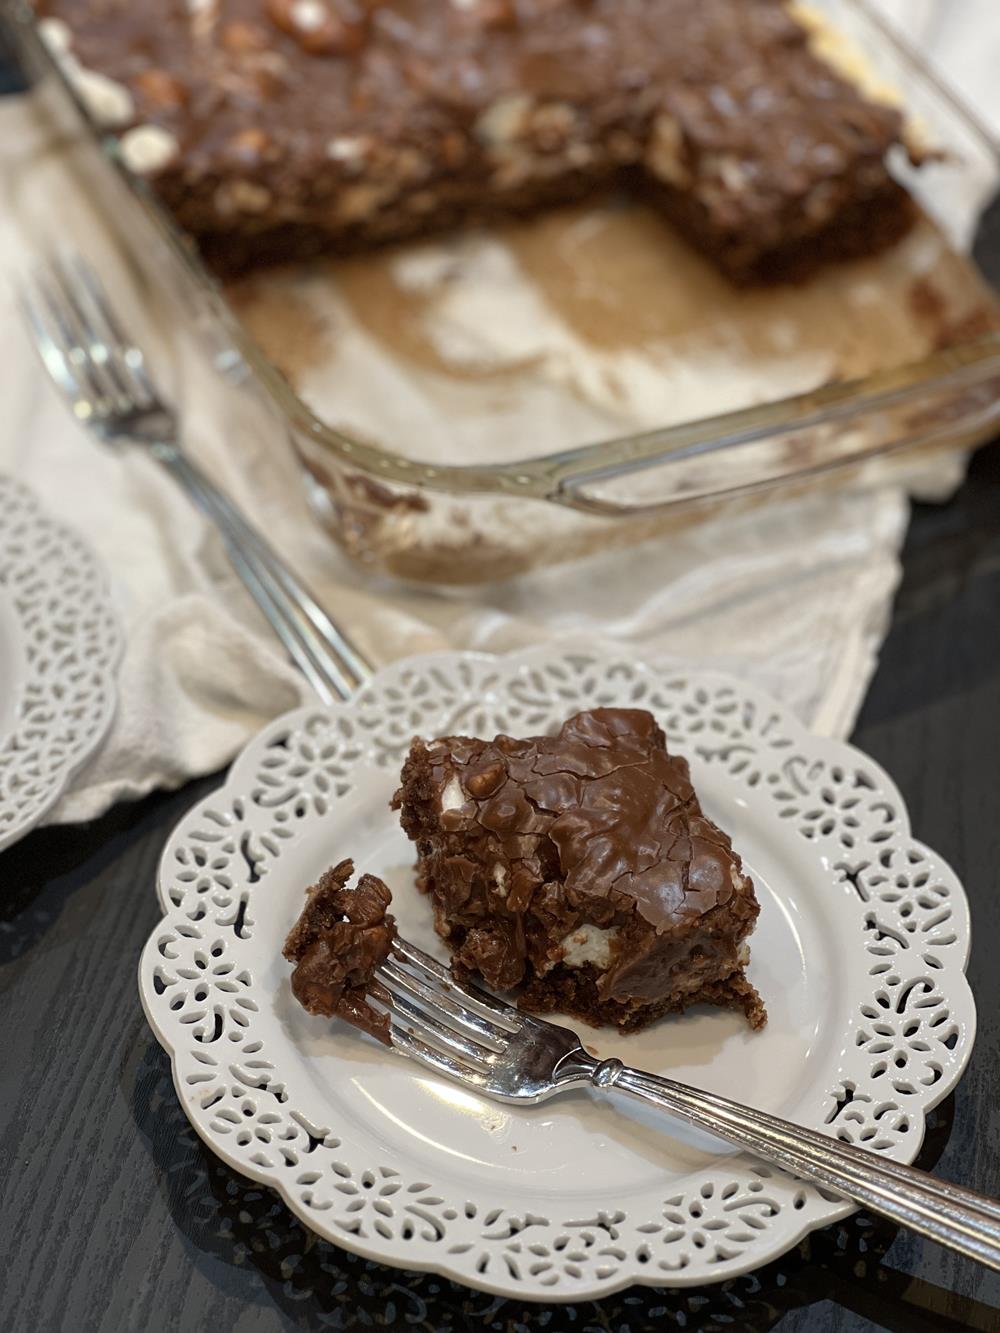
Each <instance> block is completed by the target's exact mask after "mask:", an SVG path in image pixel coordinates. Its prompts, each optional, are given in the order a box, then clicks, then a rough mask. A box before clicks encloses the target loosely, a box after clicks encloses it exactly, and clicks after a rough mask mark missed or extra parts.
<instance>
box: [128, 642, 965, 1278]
mask: <svg viewBox="0 0 1000 1333" xmlns="http://www.w3.org/2000/svg"><path fill="white" fill-rule="evenodd" d="M597 704H612V705H613V704H624V705H630V706H637V707H643V708H649V709H650V710H651V711H652V712H653V713H654V714H655V715H656V716H657V718H658V719H659V721H660V722H661V724H662V725H663V727H664V729H665V730H666V732H667V735H668V738H669V741H670V743H671V745H672V746H673V747H674V748H676V749H678V750H680V751H681V752H683V753H685V754H686V755H688V757H689V758H690V759H691V762H692V770H693V775H694V781H695V784H696V786H697V789H698V791H699V793H700V794H701V795H702V799H703V802H704V804H705V806H706V807H707V809H708V811H709V813H710V814H711V815H713V816H714V817H715V818H716V819H717V820H718V822H719V823H720V824H721V825H722V826H723V827H724V828H725V829H726V830H727V831H729V832H730V833H731V834H732V836H733V839H734V842H735V844H736V846H737V848H738V849H739V851H740V852H741V853H742V855H743V857H744V860H745V862H746V863H747V865H748V867H749V869H750V871H751V873H752V874H753V876H754V878H755V881H756V883H757V886H758V894H759V897H760V900H761V904H762V910H761V916H760V920H759V923H758V926H757V930H756V932H755V934H754V936H753V939H752V946H753V957H752V962H751V969H750V972H751V976H752V978H753V980H754V981H755V983H756V985H757V986H758V988H759V989H760V991H761V993H762V995H763V996H764V999H765V1000H766V1002H767V1006H768V1010H769V1013H770V1021H769V1023H768V1025H767V1027H766V1028H765V1029H764V1031H763V1032H761V1033H759V1034H754V1033H752V1032H750V1031H749V1029H748V1028H747V1027H746V1025H745V1024H744V1023H743V1021H742V1020H741V1019H740V1017H739V1016H737V1015H734V1014H731V1013H724V1012H719V1011H712V1010H708V1009H705V1010H702V1011H698V1012H691V1013H689V1014H687V1015H685V1016H684V1017H682V1018H679V1019H677V1018H675V1019H668V1020H665V1021H662V1022H660V1023H658V1024H656V1025H655V1026H654V1027H653V1028H652V1029H650V1030H648V1031H646V1032H644V1033H641V1034H638V1035H636V1036H633V1037H619V1036H618V1035H617V1034H616V1033H614V1032H612V1031H610V1030H607V1029H602V1030H600V1031H596V1030H591V1029H584V1030H583V1031H584V1039H585V1041H586V1042H587V1044H588V1045H589V1046H590V1047H591V1048H592V1049H593V1050H594V1051H595V1052H597V1053H599V1054H600V1055H602V1056H611V1055H617V1056H620V1057H622V1058H624V1059H627V1060H629V1061H631V1062H632V1063H634V1064H638V1065H642V1066H645V1067H646V1068H649V1069H653V1070H658V1071H663V1072H670V1073H671V1074H673V1075H674V1076H676V1077H679V1078H683V1079H687V1080H689V1081H690V1082H693V1083H698V1084H701V1085H702V1086H704V1087H708V1088H712V1089H715V1090H718V1091H720V1092H724V1093H728V1094H729V1095H731V1096H735V1097H738V1098H741V1099H743V1100H746V1101H750V1102H753V1103H755V1104H756V1105H759V1106H763V1107H766V1108H768V1109H770V1110H772V1111H776V1112H778V1113H779V1114H783V1115H785V1116H788V1117H790V1118H792V1119H795V1120H798V1121H799V1122H801V1123H802V1124H806V1125H813V1126H817V1127H823V1126H829V1127H832V1128H831V1132H836V1133H838V1134H840V1135H842V1136H843V1137H845V1138H848V1139H851V1140H853V1141H857V1142H862V1143H864V1144H866V1145H867V1146H868V1147H870V1148H873V1149H875V1150H878V1151H882V1152H886V1153H888V1154H890V1155H891V1156H893V1157H895V1158H898V1159H900V1160H904V1161H910V1160H912V1159H913V1158H914V1156H915V1155H916V1153H917V1150H918V1148H919V1146H920V1142H921V1139H922V1136H923V1131H924V1116H925V1113H926V1112H927V1110H928V1109H929V1108H930V1107H931V1106H933V1105H934V1104H935V1103H937V1102H938V1101H940V1099H941V1098H942V1097H944V1096H945V1094H946V1093H948V1092H949V1091H950V1090H951V1089H952V1088H953V1087H954V1086H955V1083H956V1082H957V1081H958V1078H959V1075H960V1074H961V1072H962V1069H963V1067H964V1065H965V1062H966V1060H967V1059H968V1057H969V1053H970V1050H971V1045H972V1038H973V1032H974V1027H975V1010H974V1006H973V1002H972V996H971V994H970V991H969V987H968V984H967V982H966V979H965V976H964V966H965V960H966V956H967V953H968V947H969V919H968V909H967V905H966V901H965V896H964V894H963V892H962V889H961V886H960V885H959V883H958V881H957V880H956V878H955V876H954V874H953V873H952V871H951V870H950V869H949V868H948V867H947V866H946V865H945V864H944V863H943V862H942V861H941V859H940V858H939V857H938V856H936V855H935V854H934V853H933V852H931V851H929V850H928V849H927V848H925V847H923V846H922V845H921V844H920V843H918V842H915V841H914V840H913V839H912V837H911V836H910V831H909V826H908V822H907V816H906V811H905V809H904V808H903V803H902V801H901V799H900V796H899V793H898V792H897V791H896V789H895V787H894V786H893V785H892V783H891V781H890V780H889V779H888V778H887V777H886V775H885V774H884V773H883V772H882V771H881V769H879V768H878V766H877V765H875V764H874V763H872V762H871V760H869V759H867V758H865V757H864V756H863V755H861V754H859V753H858V752H857V751H855V750H853V749H851V748H850V747H849V746H846V745H842V744H838V743H834V742H831V741H826V740H818V739H816V738H815V737H812V736H809V735H808V734H807V733H806V732H805V731H804V730H803V729H802V727H801V726H800V725H799V724H798V723H797V722H796V721H795V720H794V718H792V717H791V716H789V715H788V714H787V713H786V712H785V711H784V710H783V709H782V708H781V707H780V706H779V705H778V704H776V703H775V702H774V701H773V700H770V699H768V698H766V697H764V696H761V695H759V694H757V693H755V692H754V691H752V690H750V689H747V688H745V687H744V686H743V685H741V684H740V683H738V682H737V681H735V680H731V679H729V678H726V677H722V676H705V675H695V674H685V673H682V672H676V671H670V672H666V671H657V670H654V669H651V668H648V667H645V666H642V665H639V664H637V663H635V662H634V661H632V660H630V659H628V658H626V657H621V658H619V657H615V656H610V655H606V654H603V653H602V654H595V653H593V652H589V651H581V652H567V651H566V650H562V651H554V650H551V649H549V650H544V651H535V652H530V653H527V654H523V655H519V656H514V657H508V658H490V657H481V656H474V655H468V654H465V655H463V654H457V653H456V654H445V655H440V656H432V657H424V658H417V659H412V660H410V661H406V662H402V663H398V664H396V665H395V666H392V667H390V668H388V669H386V670H383V671H381V672H379V674H378V676H377V677H376V678H375V680H374V681H373V682H372V683H371V684H369V685H367V686H366V687H365V688H364V689H363V690H361V691H360V693H359V694H358V695H357V696H356V697H355V698H354V700H352V702H351V703H350V704H347V705H344V706H340V707H335V708H331V709H322V708H319V707H317V708H306V709H301V710H299V711H297V712H294V713H291V714H289V715H288V716H286V717H284V718H281V719H279V720H278V721H277V722H275V723H274V724H273V725H272V726H270V727H268V728H267V729H266V730H265V731H264V732H263V733H262V734H261V735H260V736H258V737H257V738H256V739H255V740H254V741H253V742H252V743H251V744H250V745H249V746H248V747H247V749H246V750H245V751H244V753H243V754H242V755H241V757H240V758H239V759H238V760H237V761H236V763H235V764H234V766H233V769H232V771H231V773H230V775H229V778H228V781H227V783H226V785H225V787H223V788H222V789H221V790H219V791H218V792H216V793H215V794H214V795H213V796H211V797H209V798H208V799H207V800H206V801H204V802H203V803H202V804H201V805H200V806H198V807H197V808H196V809H194V810H193V811H191V813H190V814H189V815H188V816H187V817H186V818H185V819H184V820H183V821H182V822H181V824H180V826H179V827H178V828H177V830H176V831H175V833H174V835H173V836H172V838H171V839H170V841H169V843H168V844H167V847H166V849H165V852H164V855H163V860H162V864H161V869H160V882H159V891H160V897H161V901H162V904H163V910H164V913H165V915H164V919H163V921H162V922H161V923H160V925H159V926H157V928H156V929H155V930H154V932H153V934H152V936H151V937H150V940H149V942H148V945H147V947H146V949H145V951H144V954H143V958H142V963H141V968H140V989H141V993H142V1000H143V1004H144V1006H145V1009H146V1014H147V1016H148V1018H149V1021H150V1023H151V1025H152V1027H153V1029H154V1031H155V1032H156V1034H157V1036H158V1038H159V1040H160V1041H161V1043H162V1044H163V1046H164V1047H165V1049H166V1050H168V1051H169V1052H170V1053H171V1056H172V1060H173V1071H174V1082H175V1085H176V1087H177V1091H178V1095H179V1097H180V1099H181V1102H182V1103H183V1105H184V1108H185V1111H186V1112H187V1114H188V1116H189V1117H190V1119H191V1122H192V1124H193V1125H194V1127H195V1129H196V1130H197V1131H198V1133H199V1134H200V1135H201V1137H202V1138H203V1139H204V1140H205V1142H206V1143H207V1144H208V1145H209V1146H210V1147H211V1148H212V1149H213V1150H214V1151H215V1152H216V1153H218V1155H219V1156H220V1157H221V1158H223V1159H224V1160H225V1161H226V1162H228V1163H229V1164H230V1165H231V1166H233V1167H235V1168H236V1169H237V1170H238V1171H240V1172H242V1173H243V1174H244V1175H247V1176H251V1177H253V1178H254V1179H256V1180H259V1181H261V1182H263V1183H265V1184H267V1185H271V1186H273V1187H274V1188H275V1189H276V1190H278V1191H279V1192H280V1193H281V1194H282V1196H283V1197H284V1198H285V1200H286V1201H287V1203H288V1205H289V1206H290V1207H291V1209H292V1210H293V1211H294V1212H295V1213H296V1214H297V1216H299V1217H300V1218H301V1219H302V1220H303V1221H304V1222H305V1223H306V1224H307V1225H308V1226H310V1227H311V1228H312V1229H313V1230H315V1231H317V1232H319V1233H320V1234H321V1235H323V1236H326V1237H328V1238H329V1239H330V1240H332V1241H335V1242H337V1243H338V1244H341V1245H343V1246H345V1247H346V1248H348V1249H351V1250H354V1251H356V1252H358V1253H361V1254H364V1255H366V1256H369V1257H371V1258H373V1259H378V1260H381V1261H382V1262H384V1263H389V1264H396V1265H399V1266H400V1267H404V1268H414V1269H430V1270H433V1271H435V1272H438V1273H441V1274H443V1275H446V1276H448V1277H452V1278H455V1279H457V1280H458V1281H460V1282H464V1283H466V1284H468V1285H469V1286H473V1287H479V1288H482V1289H484V1290H487V1291H491V1292H496V1293H499V1294H502V1295H505V1296H513V1297H520V1298H521V1299H533V1300H543V1301H550V1302H551V1301H571V1300H580V1299H583V1298H591V1297H597V1296H601V1295H605V1294H607V1293H608V1292H612V1291H615V1290H617V1289H619V1288H622V1287H626V1286H628V1285H629V1284H630V1283H633V1282H643V1283H648V1284H651V1285H662V1286H687V1285H694V1284H697V1283H703V1282H708V1281H713V1280H721V1279H723V1278H727V1277H732V1276H733V1275H735V1274H737V1273H742V1272H745V1271H747V1270H749V1269H752V1268H755V1267H757V1266H758V1265H760V1264H763V1263H765V1262H766V1261H768V1260H771V1259H774V1258H776V1257H777V1256H779V1255H780V1254H782V1253H783V1252H784V1251H786V1250H788V1249H789V1248H790V1247H791V1246H793V1245H794V1244H795V1243H796V1242H797V1241H798V1240H799V1239H800V1238H801V1237H802V1236H803V1235H804V1234H805V1232H807V1231H809V1230H810V1229H811V1228H814V1227H817V1226H821V1225H823V1224H824V1223H827V1222H829V1221H832V1220H833V1219H835V1218H838V1217H842V1216H843V1215H845V1214H846V1213H847V1212H849V1211H850V1209H849V1207H848V1206H845V1205H844V1204H843V1203H840V1202H838V1201H836V1200H835V1199H834V1198H833V1197H832V1196H828V1195H826V1194H824V1193H823V1192H821V1191H820V1190H818V1189H816V1188H814V1187H812V1186H810V1185H808V1184H804V1183H801V1182H797V1181H795V1180H793V1179H792V1178H791V1177H789V1176H786V1175H784V1174H783V1173H782V1172H780V1171H778V1170H777V1169H772V1168H770V1167H768V1166H767V1165H766V1164H763V1163H760V1162H756V1161H754V1160H752V1159H750V1158H748V1157H745V1156H743V1155H740V1154H737V1153H735V1152H734V1151H732V1150H731V1149H729V1148H727V1147H726V1146H725V1145H723V1144H720V1143H716V1142H714V1141H712V1140H710V1139H708V1138H707V1137H705V1136H699V1135H696V1134H695V1133H694V1132H693V1131H690V1130H686V1129H684V1128H682V1127H680V1126H677V1125H675V1124H672V1123H668V1122H665V1121H663V1120H657V1118H656V1117H655V1116H652V1115H648V1114H646V1113H644V1112H643V1111H642V1110H641V1109H637V1108H635V1107H631V1106H625V1105H617V1104H611V1103H609V1102H607V1101H604V1100H601V1099H600V1097H599V1096H597V1095H588V1094H586V1093H582V1092H580V1093H573V1094H571V1095H568V1096H565V1097H563V1098H561V1099H560V1098H556V1099H555V1100H553V1101H550V1102H548V1103H546V1104H544V1105H543V1106H540V1107H535V1108H529V1109H520V1108H513V1107H509V1106H501V1105H499V1104H496V1103H491V1102H489V1101H487V1100H484V1099H483V1098H481V1097H478V1096H473V1095H471V1094H469V1093H467V1092H465V1091H463V1090H462V1089H461V1088H459V1087H457V1086H455V1085H452V1084H450V1083H447V1082H445V1081H442V1080H439V1079H438V1078H435V1077H432V1076H430V1075H429V1074H427V1073H426V1072H425V1071H424V1070H422V1069H421V1068H420V1067H418V1066H415V1065H412V1064H409V1063H408V1062H407V1061H405V1060H403V1059H401V1058H399V1057H398V1056H395V1055H393V1054H392V1053H390V1052H387V1051H385V1050H384V1049H383V1048H381V1047H379V1046H378V1045H376V1044H375V1043H373V1042H372V1041H370V1040H369V1039H367V1038H363V1037H361V1036H360V1035H358V1034H357V1033H355V1032H354V1031H353V1030H352V1029H350V1028H348V1027H347V1026H346V1025H343V1024H339V1023H330V1022H327V1021H326V1020H323V1019H317V1018H313V1017H310V1016H309V1015H308V1014H306V1013H305V1012H304V1011H303V1010H302V1009H300V1008H299V1007H298V1005H297V1004H296V1003H295V1002H294V1000H293V998H292V995H291V991H290V988H289V982H288V974H289V968H288V965H287V964H286V963H285V962H284V960H283V959H282V957H281V952H280V951H281V944H282V941H283V939H284V935H285V932H286V931H287V929H288V927H289V926H290V925H291V923H292V921H293V920H294V918H295V916H296V915H297V913H298V911H299V909H300V907H301V905H302V896H303V890H304V888H305V886H306V885H307V884H309V883H311V882H312V881H313V880H314V879H315V878H316V876H317V875H318V874H319V872H320V871H321V870H322V869H323V868H324V867H325V866H326V865H328V864H329V863H330V862H331V861H336V860H339V859H341V858H342V857H345V856H348V855H350V856H353V857H354V858H355V860H356V862H357V864H358V866H359V868H363V869H365V870H371V871H374V872H376V873H379V874H382V875H384V876H385V877H386V878H387V880H388V881H389V882H390V884H391V885H392V887H393V889H394V891H395V901H394V906H393V911H394V912H395V913H396V915H397V918H398V919H399V922H400V928H401V930H402V932H403V933H404V934H405V935H407V936H409V937H410V938H412V939H414V940H415V941H417V942H420V943H423V944H425V945H428V944H431V945H432V947H433V935H432V931H431V928H430V921H429V909H428V907H427V904H426V902H425V900H423V899H422V898H420V896H419V895H418V894H417V893H416V892H415V890H414V889H413V887H412V873H411V870H410V866H411V864H412V860H413V854H412V848H411V846H410V844H409V843H408V842H407V840H406V839H405V837H404V835H403V834H402V832H401V831H400V829H399V827H398V825H397V822H396V817H395V816H394V815H393V814H392V813H391V812H390V811H389V809H388V802H389V798H390V796H391V794H392V791H393V788H394V786H395V783H396V777H397V774H398V772H399V766H400V762H401V759H402V756H403V754H404V751H405V749H406V747H407V745H408V743H409V740H410V737H411V736H412V735H413V733H414V732H421V733H422V734H424V735H436V734H440V733H448V732H456V731H459V732H465V733H467V734H472V735H489V736H492V735H494V734H495V733H496V732H498V731H508V732H512V733H513V734H515V735H518V734H521V735H530V734H532V733H537V732H539V731H544V730H546V729H549V728H552V727H554V726H556V725H557V724H558V723H559V722H561V721H562V720H563V719H564V718H565V717H567V716H568V715H569V714H571V713H572V712H574V711H576V710H578V709H580V708H585V707H591V706H595V705H597ZM439 956H440V955H439ZM578 1026H579V1025H578Z"/></svg>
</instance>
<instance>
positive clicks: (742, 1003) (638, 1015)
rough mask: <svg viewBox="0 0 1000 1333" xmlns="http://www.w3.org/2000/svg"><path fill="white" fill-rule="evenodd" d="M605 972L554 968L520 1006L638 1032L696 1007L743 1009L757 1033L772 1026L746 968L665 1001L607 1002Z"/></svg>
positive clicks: (528, 988) (523, 995) (529, 988)
mask: <svg viewBox="0 0 1000 1333" xmlns="http://www.w3.org/2000/svg"><path fill="white" fill-rule="evenodd" d="M598 977H599V973H598V972H597V970H596V969H595V968H594V967H592V966H586V967H565V966H563V965H561V964H560V965H559V966H557V967H554V968H552V970H551V971H549V972H547V973H546V974H545V976H543V977H535V978H534V979H532V980H530V981H529V982H527V984H526V985H525V986H524V988H523V989H522V990H521V992H520V994H519V995H518V1005H519V1007H520V1008H522V1009H527V1010H529V1011H531V1012H533V1013H538V1014H549V1013H563V1014H569V1015H570V1016H571V1017H572V1018H579V1019H582V1021H583V1022H584V1023H590V1024H591V1025H592V1026H593V1027H602V1026H604V1025H609V1026H614V1027H617V1028H618V1030H619V1031H620V1032H637V1031H638V1030H639V1029H640V1028H644V1027H647V1026H648V1025H649V1024H650V1023H653V1022H655V1021H656V1019H658V1018H662V1017H663V1015H664V1014H671V1013H680V1012H681V1011H682V1010H684V1009H688V1008H689V1007H690V1006H691V1005H694V1004H711V1005H715V1006H716V1007H717V1008H720V1009H738V1010H740V1011H741V1012H742V1013H743V1014H744V1015H745V1017H746V1020H747V1022H748V1023H749V1024H750V1026H751V1027H752V1028H754V1029H755V1030H756V1029H758V1028H762V1027H763V1026H764V1024H765V1023H766V1022H767V1011H766V1009H765V1008H764V1003H763V1001H762V1000H761V998H760V996H759V995H758V994H757V991H756V990H755V989H754V987H753V986H752V985H751V984H750V982H749V981H748V980H747V978H746V976H745V974H744V972H743V970H742V968H740V969H737V970H736V971H735V972H730V973H729V975H728V976H723V977H715V978H712V979H705V980H703V981H701V982H700V983H699V984H697V985H696V986H694V987H693V988H689V987H683V988H678V989H677V990H675V991H672V992H671V993H670V994H669V995H665V996H662V997H661V998H660V999H657V1000H652V1001H644V1000H639V999H628V1000H611V999H608V1000H602V999H601V997H600V996H599V994H598V988H597V981H598Z"/></svg>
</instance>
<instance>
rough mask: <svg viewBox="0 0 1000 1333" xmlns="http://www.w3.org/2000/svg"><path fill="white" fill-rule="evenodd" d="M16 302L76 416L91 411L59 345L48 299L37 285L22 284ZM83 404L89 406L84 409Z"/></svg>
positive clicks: (54, 379)
mask: <svg viewBox="0 0 1000 1333" xmlns="http://www.w3.org/2000/svg"><path fill="white" fill-rule="evenodd" d="M17 301H18V305H19V306H20V307H21V312H22V314H23V315H24V318H25V319H26V320H27V322H28V325H29V327H30V329H31V333H32V340H33V342H34V346H35V348H36V349H37V351H38V355H39V356H40V357H41V359H42V364H43V365H44V367H45V369H46V371H47V372H48V374H49V376H50V378H51V379H52V380H53V382H54V383H55V384H56V385H58V387H59V389H60V390H61V391H62V392H63V393H64V394H65V395H66V397H67V398H68V399H69V400H70V402H71V404H72V407H73V413H74V415H75V416H78V417H83V416H89V415H90V410H89V409H90V404H89V403H88V400H87V395H86V393H85V392H84V389H83V386H82V384H81V383H80V381H79V379H78V378H77V375H76V371H75V369H74V367H73V365H72V364H71V362H70V360H69V358H68V357H67V355H66V352H65V350H64V348H63V345H62V338H61V335H60V333H59V330H58V327H57V326H56V325H55V324H54V321H53V319H52V316H51V315H50V314H49V310H48V303H47V302H43V300H42V294H41V291H40V290H39V289H38V287H37V286H32V287H29V286H28V284H26V283H25V284H22V285H21V286H20V288H19V289H18V293H17ZM84 408H87V409H88V410H87V411H86V412H84V410H83V409H84Z"/></svg>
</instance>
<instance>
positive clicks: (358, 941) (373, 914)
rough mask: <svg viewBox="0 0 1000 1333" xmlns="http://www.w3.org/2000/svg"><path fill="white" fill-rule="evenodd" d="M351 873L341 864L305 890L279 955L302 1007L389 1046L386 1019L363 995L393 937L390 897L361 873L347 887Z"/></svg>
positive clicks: (348, 866)
mask: <svg viewBox="0 0 1000 1333" xmlns="http://www.w3.org/2000/svg"><path fill="white" fill-rule="evenodd" d="M353 874H354V862H353V861H341V862H340V864H339V865H336V866H334V867H333V868H332V869H330V870H327V871H326V872H325V873H324V874H323V875H321V876H320V878H319V880H318V881H317V883H315V884H314V885H313V886H312V887H311V888H310V889H307V891H306V893H307V897H306V904H305V906H304V907H303V909H302V913H301V915H300V916H299V919H298V920H297V921H296V923H295V925H294V926H293V927H292V929H291V930H290V931H289V933H288V938H287V939H286V940H285V947H284V949H283V953H284V955H285V957H286V958H287V959H288V961H289V962H290V963H294V964H295V970H294V971H293V972H292V994H293V995H294V996H295V998H296V999H297V1000H298V1002H299V1004H301V1005H302V1007H303V1008H304V1009H307V1010H308V1011H309V1013H311V1014H321V1015H323V1016H324V1017H326V1018H334V1017H337V1018H343V1019H346V1020H347V1022H348V1023H353V1024H354V1026H355V1027H359V1028H362V1029H363V1030H364V1031H365V1032H370V1033H371V1035H372V1036H373V1037H378V1039H379V1041H384V1042H386V1043H388V1041H389V1018H388V1015H387V1014H384V1013H379V1012H377V1011H376V1010H375V1009H373V1008H372V1007H371V1006H370V1005H369V1004H368V1003H367V1001H366V996H367V993H368V987H369V985H370V984H371V982H372V978H373V976H374V973H375V969H376V968H377V967H379V966H380V964H382V963H384V962H385V960H386V959H387V958H388V956H389V952H390V950H391V949H392V942H393V940H394V939H395V938H396V923H395V921H394V920H393V918H392V917H391V916H389V915H388V913H387V910H386V909H387V908H388V906H389V902H390V899H391V897H392V895H391V894H390V892H389V889H388V888H387V886H386V885H385V884H384V883H383V882H382V880H380V879H376V877H375V876H374V875H362V876H361V878H360V879H359V880H358V882H357V885H356V886H355V887H354V888H353V889H351V888H348V887H347V885H348V881H349V880H350V878H351V876H352V875H353Z"/></svg>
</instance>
